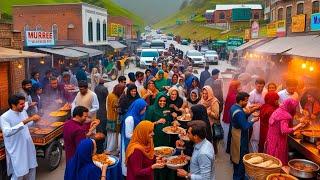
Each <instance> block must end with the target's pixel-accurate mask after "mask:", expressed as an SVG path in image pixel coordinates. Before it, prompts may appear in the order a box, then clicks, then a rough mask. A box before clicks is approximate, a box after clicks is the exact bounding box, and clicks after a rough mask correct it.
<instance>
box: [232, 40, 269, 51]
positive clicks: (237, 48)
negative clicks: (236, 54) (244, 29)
mask: <svg viewBox="0 0 320 180" xmlns="http://www.w3.org/2000/svg"><path fill="white" fill-rule="evenodd" d="M262 40H263V39H253V40H250V41H248V42H246V43H244V44H242V45H241V46H239V47H236V48H234V50H236V51H242V50H244V49H247V48H248V47H251V46H253V45H255V44H257V43H258V42H261V41H262Z"/></svg>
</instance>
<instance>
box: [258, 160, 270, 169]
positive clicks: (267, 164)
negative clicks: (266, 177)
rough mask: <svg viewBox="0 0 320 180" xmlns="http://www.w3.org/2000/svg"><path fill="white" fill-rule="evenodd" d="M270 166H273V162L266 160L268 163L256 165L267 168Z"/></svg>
mask: <svg viewBox="0 0 320 180" xmlns="http://www.w3.org/2000/svg"><path fill="white" fill-rule="evenodd" d="M271 164H273V161H272V160H268V161H265V162H262V163H260V164H257V166H259V167H268V166H270V165H271Z"/></svg>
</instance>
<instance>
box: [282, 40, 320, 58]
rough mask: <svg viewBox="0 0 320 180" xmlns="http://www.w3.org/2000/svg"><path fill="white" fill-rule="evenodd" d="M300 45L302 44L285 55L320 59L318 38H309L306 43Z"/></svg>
mask: <svg viewBox="0 0 320 180" xmlns="http://www.w3.org/2000/svg"><path fill="white" fill-rule="evenodd" d="M301 43H303V44H301V45H300V46H298V47H294V48H292V49H291V50H289V51H287V52H286V53H285V54H288V55H294V56H302V57H310V58H318V59H320V36H317V37H314V38H311V39H309V40H308V41H307V42H301Z"/></svg>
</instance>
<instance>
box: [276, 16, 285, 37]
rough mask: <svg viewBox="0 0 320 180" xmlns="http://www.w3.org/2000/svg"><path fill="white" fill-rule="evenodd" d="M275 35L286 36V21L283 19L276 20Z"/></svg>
mask: <svg viewBox="0 0 320 180" xmlns="http://www.w3.org/2000/svg"><path fill="white" fill-rule="evenodd" d="M277 36H278V37H284V36H286V21H285V20H280V21H277Z"/></svg>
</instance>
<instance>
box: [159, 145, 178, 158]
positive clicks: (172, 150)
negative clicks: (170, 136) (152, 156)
mask: <svg viewBox="0 0 320 180" xmlns="http://www.w3.org/2000/svg"><path fill="white" fill-rule="evenodd" d="M163 148H170V149H171V152H172V153H171V154H170V155H161V156H163V157H170V156H172V155H173V154H175V153H176V150H175V149H174V148H173V147H169V146H159V147H155V148H154V150H155V151H156V150H159V149H163ZM156 156H160V155H158V154H156Z"/></svg>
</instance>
